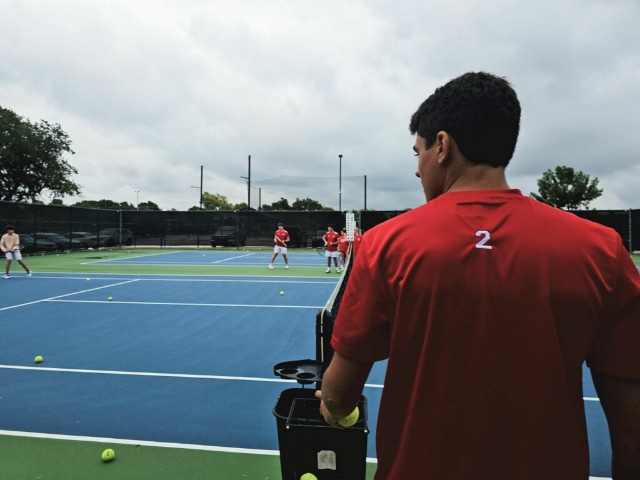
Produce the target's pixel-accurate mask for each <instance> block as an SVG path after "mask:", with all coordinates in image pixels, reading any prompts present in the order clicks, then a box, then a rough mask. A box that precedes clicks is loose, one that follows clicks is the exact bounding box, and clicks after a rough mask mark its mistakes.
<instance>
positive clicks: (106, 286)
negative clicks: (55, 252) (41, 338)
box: [0, 278, 139, 312]
mask: <svg viewBox="0 0 640 480" xmlns="http://www.w3.org/2000/svg"><path fill="white" fill-rule="evenodd" d="M137 281H139V279H137V278H136V279H133V280H127V281H124V282H119V283H111V284H109V285H103V286H102V287H96V288H88V289H86V290H80V291H79V292H72V293H65V294H64V295H57V296H55V297H49V298H41V299H40V300H34V301H33V302H27V303H21V304H19V305H10V306H8V307H3V308H0V312H2V311H3V310H11V309H12V308H18V307H26V306H27V305H35V304H36V303H42V302H55V301H61V302H64V301H65V300H58V299H59V298H64V297H70V296H72V295H78V294H80V293H86V292H93V291H95V290H102V289H103V288H109V287H115V286H118V285H125V284H127V283H133V282H137ZM67 301H68V300H67Z"/></svg>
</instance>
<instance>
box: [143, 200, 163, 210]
mask: <svg viewBox="0 0 640 480" xmlns="http://www.w3.org/2000/svg"><path fill="white" fill-rule="evenodd" d="M138 210H153V211H154V212H159V211H160V207H159V206H158V205H157V204H155V203H153V202H151V201H149V202H141V203H139V204H138Z"/></svg>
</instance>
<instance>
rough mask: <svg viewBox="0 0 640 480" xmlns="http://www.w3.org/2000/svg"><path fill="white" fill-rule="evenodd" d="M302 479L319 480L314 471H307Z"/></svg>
mask: <svg viewBox="0 0 640 480" xmlns="http://www.w3.org/2000/svg"><path fill="white" fill-rule="evenodd" d="M300 480H318V477H316V476H315V475H314V474H313V473H305V474H303V475H302V476H301V477H300Z"/></svg>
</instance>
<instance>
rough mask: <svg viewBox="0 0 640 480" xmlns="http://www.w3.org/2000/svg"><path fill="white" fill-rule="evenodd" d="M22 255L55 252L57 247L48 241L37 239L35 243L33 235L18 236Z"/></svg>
mask: <svg viewBox="0 0 640 480" xmlns="http://www.w3.org/2000/svg"><path fill="white" fill-rule="evenodd" d="M20 243H21V244H22V253H36V252H55V251H56V250H57V249H58V247H57V246H56V244H55V243H53V242H52V241H50V240H47V239H44V238H39V239H38V242H37V243H36V240H35V238H34V237H33V235H20Z"/></svg>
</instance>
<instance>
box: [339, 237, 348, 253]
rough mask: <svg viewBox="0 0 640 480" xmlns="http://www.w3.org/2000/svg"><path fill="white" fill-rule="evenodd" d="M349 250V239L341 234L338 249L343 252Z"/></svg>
mask: <svg viewBox="0 0 640 480" xmlns="http://www.w3.org/2000/svg"><path fill="white" fill-rule="evenodd" d="M348 250H349V240H347V236H346V235H340V236H339V237H338V251H339V252H342V253H347V251H348Z"/></svg>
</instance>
